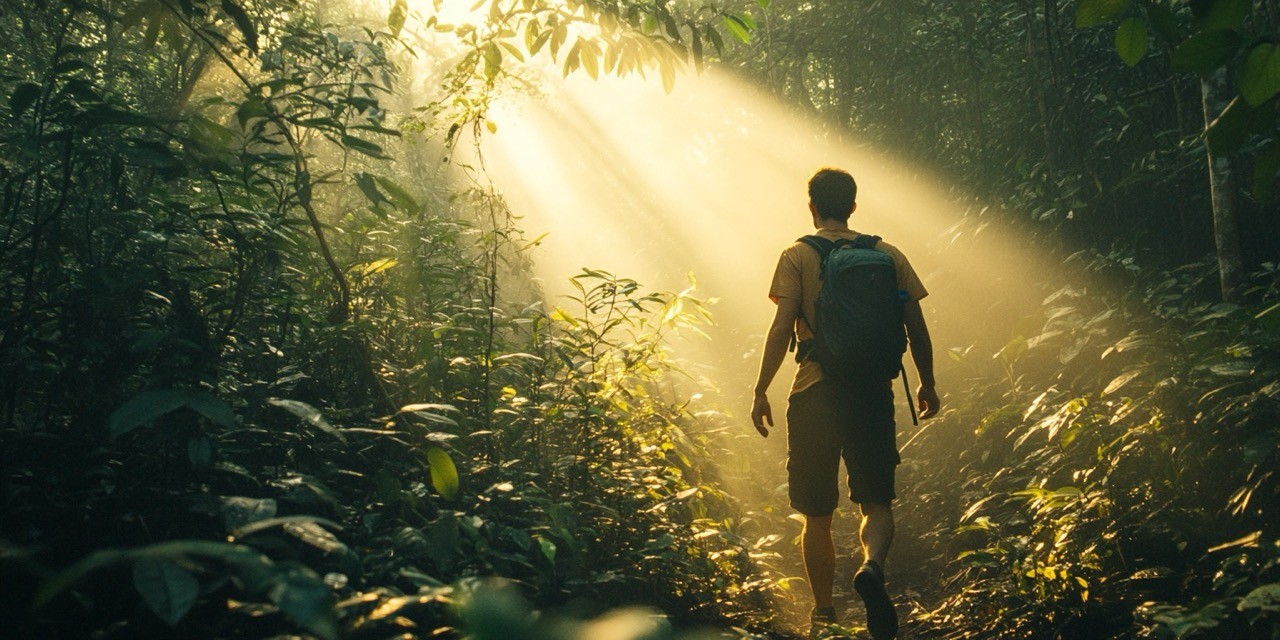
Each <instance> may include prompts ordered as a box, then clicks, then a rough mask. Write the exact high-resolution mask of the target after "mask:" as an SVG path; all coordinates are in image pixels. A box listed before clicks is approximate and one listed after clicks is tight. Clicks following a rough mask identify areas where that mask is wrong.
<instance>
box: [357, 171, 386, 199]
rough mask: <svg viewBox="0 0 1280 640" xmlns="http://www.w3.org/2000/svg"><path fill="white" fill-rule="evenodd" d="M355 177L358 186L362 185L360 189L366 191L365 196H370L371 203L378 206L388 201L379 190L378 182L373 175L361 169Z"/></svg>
mask: <svg viewBox="0 0 1280 640" xmlns="http://www.w3.org/2000/svg"><path fill="white" fill-rule="evenodd" d="M355 179H356V186H357V187H360V191H361V192H362V193H364V197H366V198H368V199H369V202H370V203H371V204H373V205H375V206H376V205H378V204H381V203H383V202H387V198H386V197H385V196H383V195H382V192H381V191H378V183H377V182H376V180H375V178H374V177H373V176H372V175H369V174H368V173H365V172H363V171H361V172H359V173H357V174H356V175H355Z"/></svg>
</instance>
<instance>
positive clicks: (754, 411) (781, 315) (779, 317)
mask: <svg viewBox="0 0 1280 640" xmlns="http://www.w3.org/2000/svg"><path fill="white" fill-rule="evenodd" d="M777 303H778V308H777V310H776V311H775V312H774V314H773V324H770V325H769V333H767V334H766V335H765V339H764V354H763V355H762V356H761V357H760V375H759V377H758V378H756V386H755V392H754V394H753V396H754V398H753V399H752V402H751V423H752V424H753V425H755V428H756V431H759V432H760V435H762V436H764V437H766V438H767V437H769V429H767V428H766V427H765V423H766V421H767V422H768V425H769V426H770V427H772V426H773V409H772V408H771V407H770V406H769V396H768V392H769V384H770V383H772V382H773V377H774V376H775V375H777V374H778V368H779V367H781V366H782V360H783V359H784V358H786V357H787V345H789V344H790V343H791V337H792V335H793V333H792V332H793V331H795V326H796V318H797V317H799V315H800V299H799V298H790V297H787V298H778V299H777Z"/></svg>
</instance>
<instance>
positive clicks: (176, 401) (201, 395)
mask: <svg viewBox="0 0 1280 640" xmlns="http://www.w3.org/2000/svg"><path fill="white" fill-rule="evenodd" d="M182 407H190V408H191V409H193V410H195V411H196V412H197V413H199V414H201V415H203V416H204V417H206V418H208V419H210V420H212V421H214V422H216V423H218V424H221V425H223V426H233V425H234V424H235V419H236V416H235V412H234V411H232V410H231V407H230V406H229V405H227V403H226V402H223V401H222V400H220V399H218V398H217V397H216V396H214V395H213V394H210V393H206V392H204V391H190V390H184V389H161V390H157V391H144V392H142V393H139V394H138V395H136V396H134V397H133V398H130V399H129V401H128V402H125V403H124V404H123V405H120V407H119V408H118V409H116V410H115V411H114V412H112V414H111V417H110V418H108V419H107V428H108V430H109V431H110V432H111V437H112V438H118V437H120V436H121V435H124V434H126V433H128V432H130V431H132V430H134V429H136V428H138V427H140V426H142V425H144V424H147V423H149V422H151V421H153V420H155V419H156V418H159V417H160V416H163V415H165V414H167V413H169V412H171V411H175V410H177V409H180V408H182Z"/></svg>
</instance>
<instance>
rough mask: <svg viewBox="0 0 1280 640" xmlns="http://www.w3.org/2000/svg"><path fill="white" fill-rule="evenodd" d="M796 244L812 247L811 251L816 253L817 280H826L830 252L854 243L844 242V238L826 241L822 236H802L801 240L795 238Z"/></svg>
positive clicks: (850, 241)
mask: <svg viewBox="0 0 1280 640" xmlns="http://www.w3.org/2000/svg"><path fill="white" fill-rule="evenodd" d="M796 242H803V243H805V244H807V245H809V246H810V247H813V250H814V251H817V252H818V266H819V268H818V279H819V280H825V279H826V278H827V257H828V256H830V255H831V252H832V251H835V250H836V249H838V248H840V247H843V246H845V245H847V244H853V243H854V241H853V240H845V239H844V238H839V239H837V240H828V239H826V238H824V237H822V236H804V237H802V238H797V239H796Z"/></svg>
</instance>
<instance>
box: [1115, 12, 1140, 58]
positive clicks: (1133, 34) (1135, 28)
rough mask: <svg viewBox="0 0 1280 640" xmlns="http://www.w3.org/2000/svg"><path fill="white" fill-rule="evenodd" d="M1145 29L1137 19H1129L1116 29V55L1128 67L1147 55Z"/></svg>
mask: <svg viewBox="0 0 1280 640" xmlns="http://www.w3.org/2000/svg"><path fill="white" fill-rule="evenodd" d="M1147 46H1148V43H1147V27H1146V26H1145V25H1143V24H1142V22H1141V21H1139V20H1138V19H1137V18H1129V19H1128V20H1125V21H1124V22H1121V23H1120V27H1119V28H1117V29H1116V53H1118V54H1120V59H1121V60H1124V63H1125V64H1127V65H1129V66H1130V67H1132V66H1134V65H1136V64H1138V61H1140V60H1142V58H1143V56H1145V55H1147Z"/></svg>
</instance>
